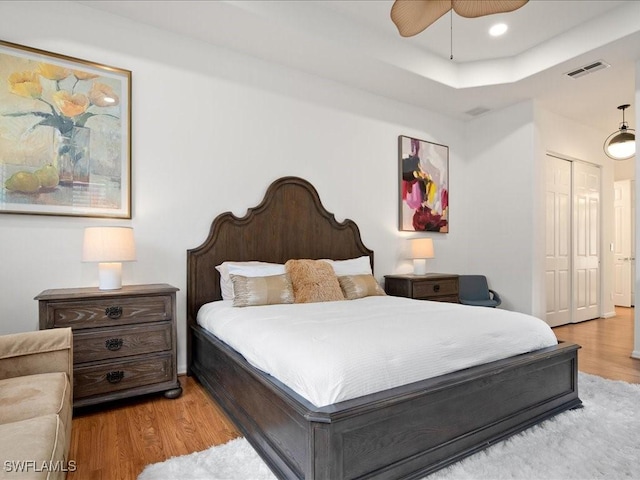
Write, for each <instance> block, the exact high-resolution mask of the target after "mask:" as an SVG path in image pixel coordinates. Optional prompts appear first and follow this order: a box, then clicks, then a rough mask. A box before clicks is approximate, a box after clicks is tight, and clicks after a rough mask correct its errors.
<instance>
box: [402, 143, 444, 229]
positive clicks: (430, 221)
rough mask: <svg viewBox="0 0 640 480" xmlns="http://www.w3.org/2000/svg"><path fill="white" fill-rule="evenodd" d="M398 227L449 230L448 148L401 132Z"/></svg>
mask: <svg viewBox="0 0 640 480" xmlns="http://www.w3.org/2000/svg"><path fill="white" fill-rule="evenodd" d="M398 159H399V170H400V175H399V176H400V201H399V205H400V213H399V229H400V230H401V231H410V232H440V233H448V232H449V147H447V146H445V145H440V144H437V143H432V142H427V141H425V140H419V139H417V138H412V137H406V136H404V135H400V136H399V137H398Z"/></svg>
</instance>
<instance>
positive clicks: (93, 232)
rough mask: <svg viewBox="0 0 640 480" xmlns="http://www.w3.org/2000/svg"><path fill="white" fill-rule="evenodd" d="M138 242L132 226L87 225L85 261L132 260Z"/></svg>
mask: <svg viewBox="0 0 640 480" xmlns="http://www.w3.org/2000/svg"><path fill="white" fill-rule="evenodd" d="M135 259H136V244H135V241H134V239H133V228H131V227H87V228H85V230H84V243H83V246H82V261H83V262H132V261H134V260H135Z"/></svg>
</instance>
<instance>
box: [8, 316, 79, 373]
mask: <svg viewBox="0 0 640 480" xmlns="http://www.w3.org/2000/svg"><path fill="white" fill-rule="evenodd" d="M51 372H65V373H66V374H67V375H68V376H69V381H70V382H71V385H73V335H72V333H71V328H51V329H48V330H38V331H35V332H24V333H14V334H10V335H2V336H0V379H4V378H12V377H19V376H24V375H34V374H37V373H51Z"/></svg>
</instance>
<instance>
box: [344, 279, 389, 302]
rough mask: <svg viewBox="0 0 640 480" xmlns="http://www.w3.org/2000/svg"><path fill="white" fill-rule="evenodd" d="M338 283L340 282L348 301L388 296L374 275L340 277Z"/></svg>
mask: <svg viewBox="0 0 640 480" xmlns="http://www.w3.org/2000/svg"><path fill="white" fill-rule="evenodd" d="M338 282H340V288H342V293H344V296H345V298H346V299H347V300H355V299H356V298H362V297H371V296H374V295H386V293H384V290H383V289H382V287H380V285H378V282H377V281H376V279H375V278H373V275H369V274H367V275H344V276H340V277H338Z"/></svg>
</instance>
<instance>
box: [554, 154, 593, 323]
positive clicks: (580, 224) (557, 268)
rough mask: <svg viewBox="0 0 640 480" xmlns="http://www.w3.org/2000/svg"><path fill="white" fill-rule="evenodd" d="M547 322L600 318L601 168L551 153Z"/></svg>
mask: <svg viewBox="0 0 640 480" xmlns="http://www.w3.org/2000/svg"><path fill="white" fill-rule="evenodd" d="M545 283H546V297H547V299H546V300H547V302H546V303H547V312H546V321H547V323H548V324H549V325H551V326H557V325H564V324H567V323H572V322H581V321H583V320H588V319H591V318H597V317H598V316H599V315H600V169H599V168H598V167H596V166H593V165H589V164H586V163H582V162H572V161H568V160H564V159H561V158H558V157H554V156H551V155H547V164H546V270H545Z"/></svg>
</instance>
